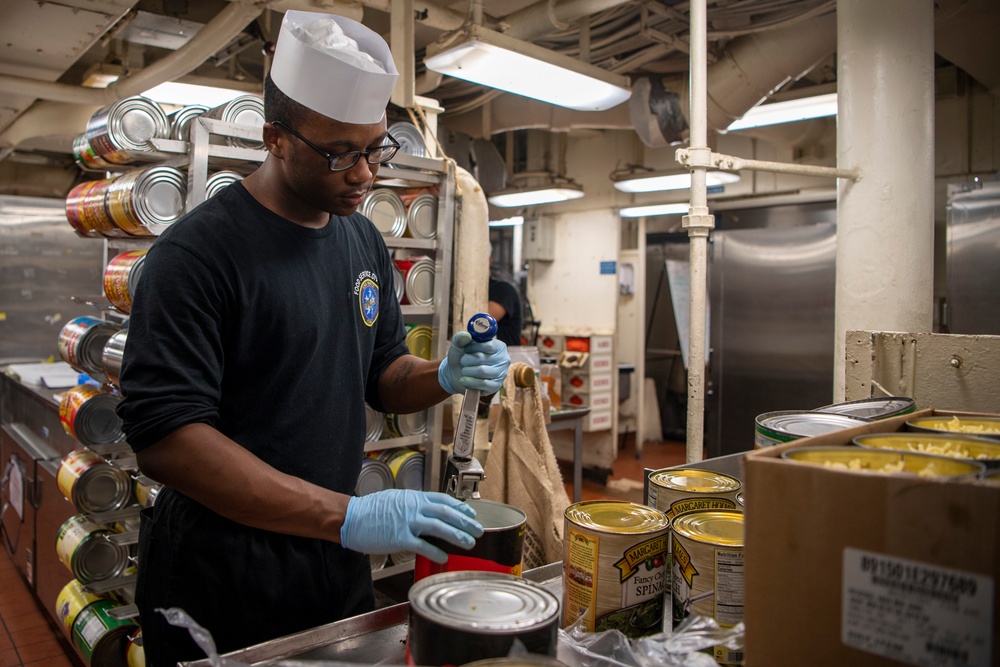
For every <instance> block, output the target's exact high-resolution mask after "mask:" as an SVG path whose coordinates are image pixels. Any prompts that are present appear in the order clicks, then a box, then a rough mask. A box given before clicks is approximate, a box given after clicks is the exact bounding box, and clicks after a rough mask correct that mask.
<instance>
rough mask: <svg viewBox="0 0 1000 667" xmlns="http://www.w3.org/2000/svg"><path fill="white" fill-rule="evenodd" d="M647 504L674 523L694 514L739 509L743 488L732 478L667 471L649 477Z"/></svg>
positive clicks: (691, 470)
mask: <svg viewBox="0 0 1000 667" xmlns="http://www.w3.org/2000/svg"><path fill="white" fill-rule="evenodd" d="M648 477H649V492H648V493H647V494H646V504H647V505H649V506H650V507H654V508H656V509H658V510H660V511H661V512H663V513H664V514H666V515H667V518H668V519H673V518H674V517H675V516H677V515H678V514H683V513H684V512H690V511H691V510H703V509H723V510H731V509H736V508H737V504H736V494H738V493H739V491H740V489H741V488H742V486H743V484H742V482H740V480H738V479H736V478H735V477H731V476H730V475H725V474H723V473H720V472H714V471H711V470H700V469H698V468H665V469H663V470H655V471H653V472H651V473H649V476H648Z"/></svg>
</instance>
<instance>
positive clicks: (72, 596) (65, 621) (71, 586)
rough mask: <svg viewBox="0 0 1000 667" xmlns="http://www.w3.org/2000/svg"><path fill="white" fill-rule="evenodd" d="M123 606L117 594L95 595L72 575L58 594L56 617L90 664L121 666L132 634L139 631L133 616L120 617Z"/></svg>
mask: <svg viewBox="0 0 1000 667" xmlns="http://www.w3.org/2000/svg"><path fill="white" fill-rule="evenodd" d="M124 607H125V605H124V604H122V603H121V602H119V601H118V600H116V599H115V598H114V597H111V596H108V595H96V594H94V593H92V592H91V591H89V590H87V588H86V587H85V586H84V585H83V584H81V583H80V582H79V581H77V580H76V579H72V580H70V582H69V583H68V584H66V585H65V586H64V587H63V589H62V591H60V593H59V596H58V597H57V598H56V618H57V619H59V621H60V622H61V624H62V627H63V631H64V632H65V633H66V637H67V638H68V639H69V640H70V641H71V642H72V643H73V645H74V646H76V648H77V650H79V651H80V654H81V655H82V656H83V658H84V661H85V662H86V664H87V665H92V666H93V667H104V666H105V665H108V666H114V667H119V666H121V665H124V664H125V662H126V654H127V653H128V652H129V647H128V646H127V644H129V642H130V636H135V635H136V634H137V633H139V626H138V625H137V624H136V622H135V621H134V620H132V619H131V618H119V616H120V612H121V610H122V609H123V608H124ZM129 664H130V667H131V663H129ZM135 667H139V666H138V665H136V666H135Z"/></svg>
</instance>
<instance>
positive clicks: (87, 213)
mask: <svg viewBox="0 0 1000 667" xmlns="http://www.w3.org/2000/svg"><path fill="white" fill-rule="evenodd" d="M109 184H110V179H104V180H100V181H84V182H83V183H80V184H79V185H77V186H75V187H74V188H73V189H72V190H70V191H69V194H67V195H66V219H67V220H68V221H69V224H70V225H72V227H73V229H75V230H76V231H77V232H78V233H79V234H81V235H83V236H90V237H95V236H128V234H127V233H126V232H125V231H124V230H122V229H120V228H118V227H117V226H116V225H115V223H114V222H113V221H112V220H111V218H110V216H108V211H107V208H105V205H104V202H105V199H106V196H107V192H108V185H109Z"/></svg>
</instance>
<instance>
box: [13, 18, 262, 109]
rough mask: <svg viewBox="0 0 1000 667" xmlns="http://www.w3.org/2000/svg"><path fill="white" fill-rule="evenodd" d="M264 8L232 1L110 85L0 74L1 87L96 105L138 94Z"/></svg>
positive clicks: (204, 56) (187, 65)
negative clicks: (169, 49)
mask: <svg viewBox="0 0 1000 667" xmlns="http://www.w3.org/2000/svg"><path fill="white" fill-rule="evenodd" d="M262 11H263V6H262V5H258V4H253V3H251V2H249V1H247V2H244V1H242V0H241V1H239V2H232V3H230V4H229V5H227V6H226V7H225V8H224V9H223V10H222V11H221V12H219V14H218V15H217V16H216V17H215V18H214V19H212V20H211V21H209V22H208V23H206V24H205V26H204V27H203V28H202V29H201V30H199V31H198V33H197V34H196V35H195V36H194V37H192V38H191V40H190V41H189V42H188V43H187V44H185V45H184V46H182V47H181V48H179V49H177V50H176V51H174V52H173V53H171V54H170V55H168V56H165V57H163V58H161V59H160V60H157V61H156V62H155V63H153V64H152V65H150V66H149V67H146V68H144V69H143V70H142V71H140V72H139V73H138V74H136V75H134V76H130V77H128V78H126V79H123V80H121V81H118V82H115V83H113V84H111V85H110V86H108V87H107V88H87V87H85V86H73V85H68V84H64V83H57V82H52V81H38V80H36V79H28V78H24V77H18V76H7V75H0V91H2V92H5V93H9V94H11V95H19V96H23V97H32V98H34V99H41V100H50V101H53V102H68V103H70V104H89V105H94V106H103V105H106V104H111V103H113V102H116V101H117V100H120V99H122V98H123V97H130V96H132V95H137V94H139V93H141V92H143V91H145V90H149V89H150V88H153V87H154V86H158V85H159V84H161V83H165V82H167V81H173V80H175V79H177V78H180V77H181V76H183V75H185V74H187V73H188V72H191V71H192V70H194V69H195V68H196V67H198V66H199V65H201V64H202V63H204V62H205V61H206V60H208V58H209V56H211V55H212V54H214V53H215V52H216V51H218V50H219V49H220V48H222V47H223V46H225V45H226V44H227V43H228V42H229V41H230V40H232V39H233V38H234V37H236V36H237V35H238V34H240V33H241V32H242V31H243V29H244V28H246V26H247V24H248V23H250V22H251V21H253V20H254V19H256V18H257V17H258V16H260V14H261V12H262Z"/></svg>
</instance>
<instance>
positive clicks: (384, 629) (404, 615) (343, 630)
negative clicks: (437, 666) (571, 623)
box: [180, 562, 562, 667]
mask: <svg viewBox="0 0 1000 667" xmlns="http://www.w3.org/2000/svg"><path fill="white" fill-rule="evenodd" d="M523 576H524V578H525V579H529V580H531V581H534V582H537V583H539V584H542V585H543V586H545V587H546V588H548V589H549V590H551V591H552V592H554V593H556V594H557V596H558V597H559V598H560V599H561V598H562V563H561V562H557V563H549V564H548V565H544V566H542V567H538V568H535V569H533V570H528V571H527V572H525V573H524V575H523ZM409 613H410V603H409V602H403V603H400V604H396V605H392V606H391V607H385V608H384V609H378V610H376V611H373V612H369V613H367V614H361V615H360V616H354V617H352V618H345V619H344V620H342V621H337V622H336V623H328V624H327V625H321V626H319V627H317V628H313V629H311V630H304V631H302V632H299V633H296V634H294V635H288V636H286V637H279V638H278V639H272V640H270V641H267V642H264V643H262V644H257V645H256V646H251V647H248V648H244V649H239V650H236V651H233V652H231V653H226V654H225V655H224V656H222V657H224V658H226V659H228V660H234V661H237V662H241V663H243V664H246V665H251V666H257V665H273V664H280V663H282V662H285V661H288V662H289V663H292V662H296V661H308V662H310V663H312V662H322V663H324V667H336V666H337V665H345V666H347V665H359V664H363V665H376V664H384V665H405V664H406V633H407V630H408V617H409ZM180 665H182V667H210V665H211V663H210V662H209V659H208V658H205V659H203V660H197V661H193V662H182V663H180Z"/></svg>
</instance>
